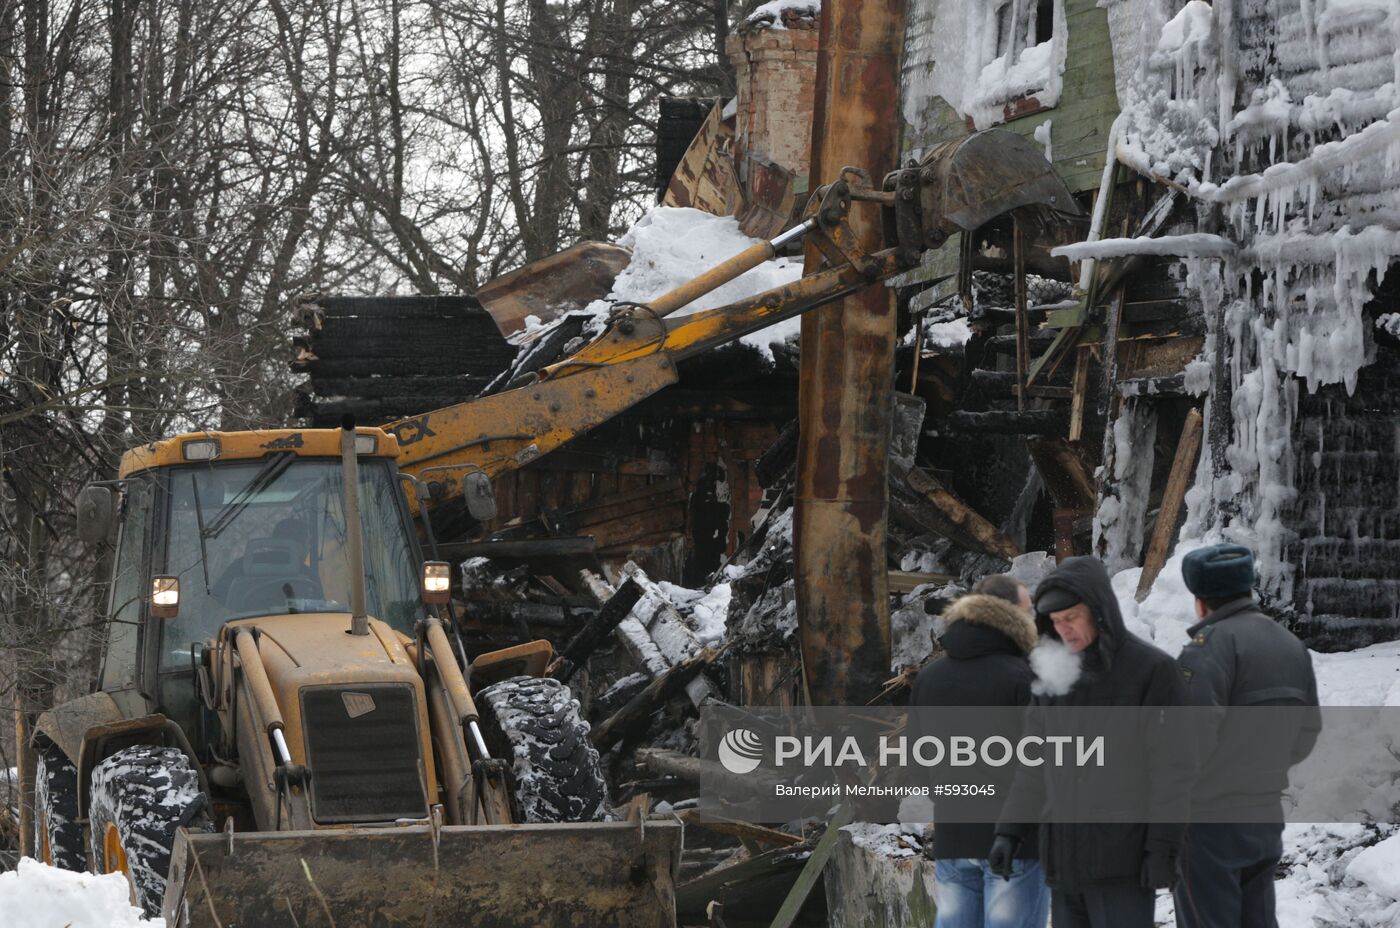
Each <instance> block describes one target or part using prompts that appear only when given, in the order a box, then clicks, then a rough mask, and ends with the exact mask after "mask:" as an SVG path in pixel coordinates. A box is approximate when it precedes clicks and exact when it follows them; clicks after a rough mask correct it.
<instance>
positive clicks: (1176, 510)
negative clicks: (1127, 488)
mask: <svg viewBox="0 0 1400 928" xmlns="http://www.w3.org/2000/svg"><path fill="white" fill-rule="evenodd" d="M1200 452H1201V411H1200V410H1199V409H1192V410H1191V411H1190V412H1188V413H1187V414H1186V422H1185V423H1184V424H1183V425H1182V427H1181V437H1180V438H1179V439H1178V440H1177V443H1176V456H1175V457H1174V458H1172V469H1171V473H1170V474H1169V475H1168V477H1167V486H1166V489H1164V490H1163V491H1162V508H1161V509H1160V510H1158V512H1157V524H1156V525H1155V526H1154V527H1153V529H1152V540H1151V541H1150V542H1148V545H1147V556H1146V557H1144V558H1143V561H1142V576H1141V577H1139V578H1138V588H1137V598H1138V599H1139V600H1141V599H1142V598H1143V597H1145V596H1146V595H1147V591H1148V590H1150V589H1152V582H1153V581H1154V580H1156V579H1157V575H1158V574H1160V573H1161V572H1162V567H1163V565H1165V564H1166V563H1167V555H1168V553H1170V551H1171V546H1172V539H1174V538H1175V537H1176V523H1177V521H1178V520H1179V519H1180V518H1181V507H1182V505H1183V504H1184V503H1185V500H1186V491H1187V489H1188V488H1189V487H1190V486H1191V477H1192V475H1193V474H1194V473H1195V471H1196V458H1197V457H1198V456H1199V455H1200Z"/></svg>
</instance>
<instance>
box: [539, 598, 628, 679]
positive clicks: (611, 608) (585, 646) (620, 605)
mask: <svg viewBox="0 0 1400 928" xmlns="http://www.w3.org/2000/svg"><path fill="white" fill-rule="evenodd" d="M641 598H642V587H641V585H640V584H638V583H637V582H636V581H635V580H632V579H628V580H627V582H626V583H624V584H622V586H620V587H618V588H617V592H616V593H614V594H613V595H612V597H611V598H610V599H609V600H608V601H607V602H605V603H603V608H601V609H599V610H598V612H597V614H596V615H594V616H593V618H591V619H589V620H588V622H587V623H586V624H585V625H584V626H583V628H581V629H579V631H578V634H576V635H574V637H573V638H572V639H570V641H569V643H568V644H567V645H565V646H564V652H563V653H562V654H561V655H560V656H559V665H558V669H557V670H556V671H555V674H554V676H555V679H557V680H558V681H559V682H560V683H568V682H569V680H571V679H572V678H573V676H574V674H575V673H576V672H577V671H578V668H579V667H581V666H582V665H583V662H584V661H586V660H587V659H588V656H589V655H590V654H592V653H593V652H594V651H595V650H597V648H598V645H599V644H601V643H602V641H603V639H604V638H606V637H608V636H609V635H611V634H612V633H613V630H614V629H616V628H617V626H618V624H619V623H620V622H622V620H623V619H625V618H627V616H628V614H629V613H631V611H632V607H633V606H635V605H636V604H637V600H639V599H641Z"/></svg>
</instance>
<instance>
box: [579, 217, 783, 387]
mask: <svg viewBox="0 0 1400 928" xmlns="http://www.w3.org/2000/svg"><path fill="white" fill-rule="evenodd" d="M760 241H762V240H761V239H756V238H749V237H748V236H747V235H745V234H744V233H742V232H740V231H739V221H738V220H737V219H735V218H734V217H733V216H712V215H711V214H709V213H706V212H703V211H701V210H698V209H691V208H689V207H667V206H658V207H654V208H653V209H651V210H650V211H648V212H647V213H645V214H643V216H642V218H640V219H638V220H637V221H636V223H634V224H633V226H632V228H630V229H628V230H627V233H626V234H625V235H623V237H622V238H621V240H620V241H619V244H621V245H625V246H627V247H628V248H630V249H632V263H631V264H629V265H627V268H626V270H624V271H623V272H622V273H621V274H619V275H618V277H617V280H616V281H614V282H613V289H612V291H611V292H610V293H609V294H608V295H607V297H606V298H605V299H602V300H595V301H593V302H592V303H590V304H588V306H586V307H585V308H584V312H586V313H591V314H592V315H593V317H594V318H593V320H592V322H591V323H590V326H589V333H588V334H590V335H596V334H598V333H600V332H601V331H602V330H603V327H604V325H605V323H606V320H607V318H608V316H609V315H610V314H611V312H612V304H613V303H615V302H618V301H626V302H632V303H646V302H647V301H649V300H654V299H656V298H657V297H659V296H662V295H663V294H666V293H669V292H670V291H671V290H674V289H675V288H676V287H679V286H680V285H681V284H684V283H688V282H689V281H690V280H692V279H694V278H696V277H698V276H700V275H701V274H703V273H704V272H705V271H708V270H710V269H711V268H713V267H714V266H715V265H717V264H720V263H721V262H723V261H726V260H728V259H729V258H732V257H734V256H735V255H737V254H738V253H739V252H741V251H743V250H744V249H745V248H748V247H749V246H750V245H755V244H757V243H758V242H760ZM801 277H802V261H801V259H800V258H776V259H774V260H772V261H766V262H764V263H763V264H761V265H759V266H758V267H756V268H754V269H753V270H751V271H748V272H747V273H745V274H742V275H740V276H739V277H738V278H736V279H734V280H731V281H730V282H729V283H727V284H725V285H724V286H722V287H718V288H716V289H714V290H712V291H710V292H709V293H707V294H705V295H704V296H702V297H701V298H700V299H698V300H696V301H695V302H693V303H691V304H690V305H688V306H684V307H682V308H681V309H679V310H677V311H676V312H675V313H674V314H673V315H675V316H687V315H690V314H692V313H697V312H701V311H703V310H707V309H715V308H716V307H719V306H724V305H726V304H729V303H733V302H735V301H737V300H742V299H744V298H746V297H750V296H754V295H755V294H758V293H762V292H763V291H765V290H769V289H771V288H773V287H781V286H785V285H787V284H790V283H792V282H793V281H796V280H798V279H800V278H801ZM801 330H802V324H801V319H800V317H793V318H791V319H786V320H784V321H782V322H777V323H774V324H773V325H770V326H768V327H767V328H766V329H762V330H760V331H758V332H754V333H752V334H749V335H745V336H744V338H743V342H744V343H745V344H747V345H751V346H753V347H754V348H756V349H758V351H759V353H760V354H762V355H763V356H764V357H765V358H767V359H769V360H770V361H771V360H772V358H773V351H772V349H771V348H770V347H769V346H770V345H772V344H774V343H782V342H784V341H786V340H789V339H796V338H797V335H798V333H799V332H800V331H801Z"/></svg>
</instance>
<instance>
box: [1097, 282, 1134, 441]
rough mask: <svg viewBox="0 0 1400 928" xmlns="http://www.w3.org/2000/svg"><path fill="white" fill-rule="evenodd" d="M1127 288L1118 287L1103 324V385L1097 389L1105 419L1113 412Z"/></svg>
mask: <svg viewBox="0 0 1400 928" xmlns="http://www.w3.org/2000/svg"><path fill="white" fill-rule="evenodd" d="M1126 294H1127V287H1119V291H1117V293H1116V294H1114V295H1113V302H1110V304H1109V318H1107V319H1106V321H1105V323H1103V385H1102V386H1100V389H1099V409H1098V413H1099V417H1100V419H1106V417H1107V416H1110V413H1112V412H1113V406H1114V399H1113V398H1114V396H1116V393H1114V391H1113V385H1114V382H1116V381H1117V379H1119V328H1120V326H1121V322H1123V301H1124V298H1126Z"/></svg>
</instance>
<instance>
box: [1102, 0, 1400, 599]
mask: <svg viewBox="0 0 1400 928" xmlns="http://www.w3.org/2000/svg"><path fill="white" fill-rule="evenodd" d="M1108 7H1109V23H1110V29H1111V31H1112V33H1113V40H1114V54H1115V57H1116V58H1117V59H1118V60H1119V61H1120V62H1126V61H1136V63H1137V64H1136V69H1135V71H1134V72H1133V74H1132V77H1131V78H1130V79H1127V80H1122V81H1120V83H1119V95H1120V98H1121V102H1122V104H1123V107H1124V112H1123V114H1122V117H1121V118H1120V121H1119V124H1118V127H1117V130H1118V133H1117V134H1118V141H1117V146H1116V148H1117V151H1116V152H1115V154H1116V156H1117V157H1118V159H1119V160H1120V161H1122V162H1124V163H1126V164H1129V165H1131V166H1132V167H1134V168H1136V169H1137V170H1139V171H1141V172H1142V173H1145V174H1149V175H1151V176H1154V177H1156V178H1158V179H1160V180H1163V181H1165V182H1168V183H1172V184H1177V185H1179V186H1180V187H1181V188H1182V189H1184V190H1185V191H1186V192H1187V193H1188V194H1189V195H1190V196H1191V197H1192V198H1193V199H1194V201H1195V203H1196V207H1197V215H1198V216H1199V224H1200V230H1201V231H1203V232H1211V233H1215V234H1216V235H1218V236H1219V239H1223V240H1225V241H1224V242H1223V243H1221V242H1220V241H1219V239H1217V240H1215V242H1214V243H1213V244H1211V247H1210V248H1208V249H1207V248H1204V247H1202V248H1195V247H1194V246H1193V245H1192V244H1190V243H1189V242H1185V243H1183V244H1182V246H1181V248H1180V249H1179V251H1178V253H1179V254H1182V255H1183V259H1184V260H1186V261H1187V262H1188V263H1189V265H1190V273H1191V275H1192V278H1193V280H1194V281H1195V290H1196V292H1197V293H1198V294H1199V295H1200V296H1201V298H1202V299H1203V302H1204V304H1205V305H1204V309H1205V316H1206V322H1207V326H1208V338H1207V345H1206V349H1205V351H1204V352H1203V354H1202V357H1201V359H1200V360H1199V361H1198V362H1197V363H1196V364H1195V365H1193V366H1192V369H1191V370H1190V371H1189V372H1188V376H1189V379H1190V382H1191V383H1192V384H1194V385H1195V386H1196V387H1197V388H1198V389H1201V388H1205V389H1208V390H1210V391H1212V393H1213V395H1215V396H1216V397H1221V398H1228V403H1223V402H1221V403H1211V402H1208V403H1207V404H1206V409H1207V426H1206V428H1207V433H1208V434H1214V435H1216V436H1217V437H1218V438H1220V437H1222V436H1223V440H1218V441H1217V447H1216V449H1215V450H1216V453H1215V454H1211V453H1206V454H1203V455H1202V458H1201V465H1200V471H1199V473H1198V478H1197V484H1196V487H1195V489H1194V490H1193V492H1192V494H1191V496H1190V498H1189V504H1190V512H1191V515H1190V520H1189V522H1188V528H1187V533H1188V534H1202V533H1205V532H1208V531H1212V532H1216V533H1219V534H1221V535H1223V536H1225V537H1236V538H1239V539H1240V540H1242V541H1245V542H1247V543H1249V544H1251V545H1253V546H1255V547H1256V548H1257V549H1259V551H1260V554H1261V555H1262V563H1261V574H1262V576H1261V580H1262V587H1263V590H1264V592H1265V593H1266V594H1267V595H1269V596H1271V597H1272V598H1274V599H1276V600H1278V601H1280V602H1292V601H1294V599H1295V590H1294V586H1293V584H1294V576H1295V569H1296V567H1297V564H1296V558H1295V557H1291V556H1290V554H1289V545H1290V541H1292V540H1293V539H1294V535H1295V532H1294V530H1293V528H1292V526H1291V525H1290V514H1291V513H1292V511H1293V508H1294V504H1295V499H1296V494H1297V486H1298V474H1297V473H1296V472H1295V471H1296V470H1297V465H1296V462H1297V460H1298V455H1297V453H1296V449H1295V446H1294V443H1295V437H1296V434H1297V422H1296V417H1297V414H1298V409H1299V397H1300V394H1302V395H1306V394H1307V393H1310V392H1315V391H1317V390H1318V389H1319V388H1321V387H1325V386H1327V385H1330V384H1336V385H1339V387H1337V388H1335V389H1342V390H1345V391H1347V392H1351V391H1353V390H1355V389H1356V386H1357V380H1358V375H1359V372H1360V371H1361V369H1362V368H1363V367H1365V366H1366V365H1367V364H1369V363H1371V362H1372V361H1373V360H1374V358H1375V340H1374V326H1375V321H1374V320H1373V319H1372V318H1371V317H1370V316H1369V315H1368V314H1367V313H1366V312H1364V311H1363V309H1364V307H1366V306H1367V304H1368V303H1369V302H1370V301H1371V299H1372V295H1373V292H1374V290H1375V288H1376V287H1377V286H1378V285H1379V284H1380V283H1381V282H1382V281H1383V280H1384V277H1385V274H1386V270H1387V268H1388V267H1389V266H1390V264H1391V263H1392V262H1393V261H1395V260H1396V257H1397V256H1398V255H1400V232H1397V231H1396V230H1397V229H1398V228H1400V175H1398V174H1397V172H1396V167H1397V165H1398V164H1400V108H1397V107H1400V98H1397V94H1396V88H1397V86H1400V54H1397V50H1398V49H1400V41H1397V36H1400V3H1397V2H1395V0H1217V2H1216V3H1215V4H1214V5H1210V4H1206V3H1204V2H1203V0H1190V2H1188V3H1186V4H1184V5H1182V4H1180V3H1173V2H1171V0H1119V2H1116V3H1110V4H1108ZM1222 340H1223V341H1222ZM1217 349H1220V350H1218V351H1217ZM1225 409H1228V411H1229V418H1230V420H1231V421H1230V423H1229V425H1228V429H1225V428H1222V426H1223V425H1224V423H1221V422H1218V421H1217V422H1211V421H1210V419H1211V417H1212V415H1214V416H1215V418H1217V419H1218V418H1219V413H1220V412H1221V411H1222V410H1225ZM1377 450H1378V453H1381V454H1392V455H1393V454H1394V453H1395V449H1393V448H1380V449H1377ZM1391 502H1392V503H1393V496H1392V498H1391Z"/></svg>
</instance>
